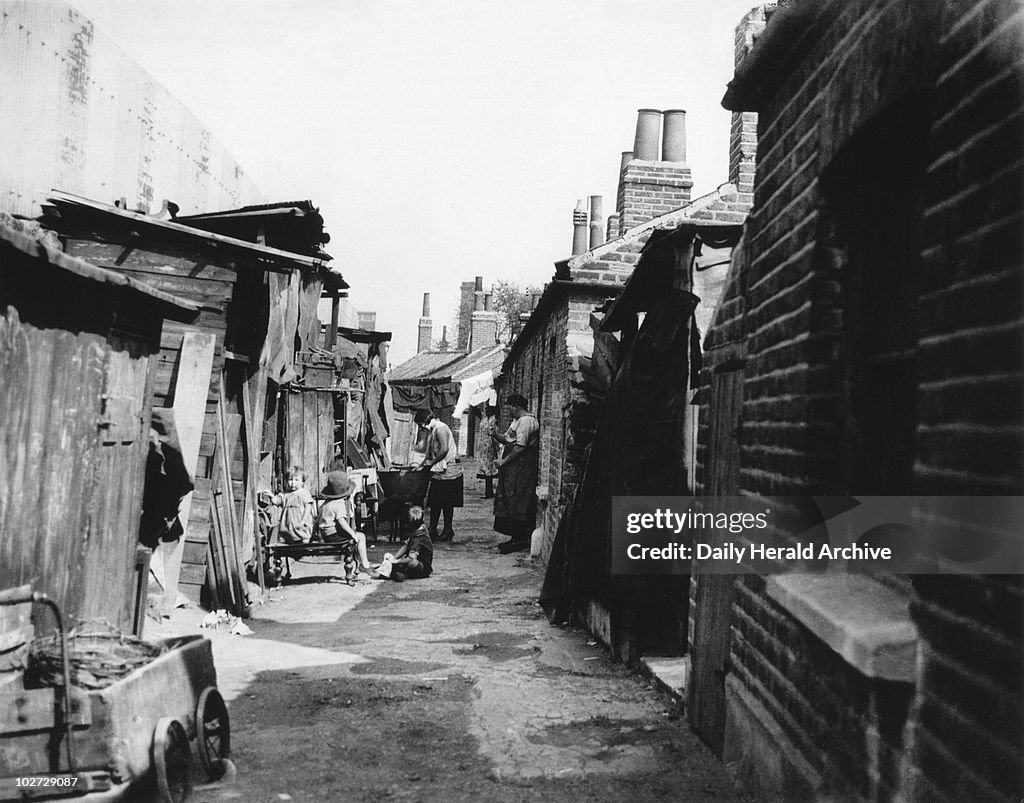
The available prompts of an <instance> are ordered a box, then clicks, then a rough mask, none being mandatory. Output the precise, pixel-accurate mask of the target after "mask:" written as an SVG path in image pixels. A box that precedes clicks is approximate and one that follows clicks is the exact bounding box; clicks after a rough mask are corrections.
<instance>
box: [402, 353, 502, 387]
mask: <svg viewBox="0 0 1024 803" xmlns="http://www.w3.org/2000/svg"><path fill="white" fill-rule="evenodd" d="M504 359H505V346H504V345H501V344H498V345H495V346H489V347H485V348H480V349H475V350H474V351H471V352H468V353H467V352H465V351H424V352H421V353H420V354H417V355H415V356H414V357H412V358H410V359H408V360H406V361H405V362H403V363H402V364H401V365H398V366H395V367H394V368H392V369H391V381H392V382H422V383H424V384H427V383H430V382H459V381H461V380H463V379H469V378H470V377H474V376H477V375H479V374H482V373H483V372H484V371H488V370H492V371H495V372H498V371H499V370H500V368H501V364H502V362H503V361H504Z"/></svg>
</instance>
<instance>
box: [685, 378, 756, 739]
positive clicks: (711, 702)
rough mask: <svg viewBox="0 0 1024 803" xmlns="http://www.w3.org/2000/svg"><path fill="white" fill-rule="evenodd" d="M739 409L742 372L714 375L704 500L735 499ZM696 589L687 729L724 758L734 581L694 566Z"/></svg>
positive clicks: (732, 577)
mask: <svg viewBox="0 0 1024 803" xmlns="http://www.w3.org/2000/svg"><path fill="white" fill-rule="evenodd" d="M742 407H743V370H742V369H738V370H731V371H723V372H721V373H716V374H715V375H714V377H713V379H712V387H711V400H710V404H709V410H710V415H711V421H710V433H709V434H710V443H709V446H710V450H709V451H710V460H709V465H708V468H707V471H708V477H709V478H708V484H707V495H708V496H713V497H732V496H737V495H738V494H739V477H740V441H739V427H740V416H741V412H742ZM693 566H694V568H693V575H694V583H695V585H696V594H695V611H694V617H693V621H694V626H693V645H692V653H691V654H692V666H693V676H692V678H691V683H690V691H689V716H690V724H691V725H692V726H693V728H694V730H696V731H697V732H698V733H699V734H700V735H701V737H702V738H703V739H704V741H706V742H707V743H708V745H710V747H711V749H712V750H714V751H715V753H716V755H721V754H722V743H723V739H724V736H725V675H726V672H727V667H728V660H729V648H730V642H731V633H732V631H731V620H732V601H733V586H734V584H735V581H736V575H723V574H709V573H704V572H701V570H700V565H699V564H698V563H697V562H696V561H695V562H694V564H693Z"/></svg>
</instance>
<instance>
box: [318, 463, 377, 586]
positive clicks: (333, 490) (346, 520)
mask: <svg viewBox="0 0 1024 803" xmlns="http://www.w3.org/2000/svg"><path fill="white" fill-rule="evenodd" d="M355 490H356V484H355V483H354V482H352V480H351V479H349V476H348V474H347V473H345V472H344V471H332V472H331V473H329V474H328V475H327V485H326V486H325V487H324V489H323V491H321V493H320V495H321V496H322V497H323V498H324V499H325V500H327V501H325V502H324V504H323V507H321V508H320V521H319V527H320V532H321V534H322V536H323V539H324V541H340V540H342V539H344V538H346V537H347V538H351V539H352V540H353V541H355V542H356V550H357V551H358V552H359V565H360V568H361V569H362V570H363V571H364V572H365V573H367V574H369V575H370V576H371V577H372V576H373V570H372V569H371V568H370V561H369V560H368V559H367V557H366V536H365V535H363V534H362V533H361V532H359V531H357V530H356V528H355V527H354V526H353V522H354V521H355V503H354V502H353V499H352V496H353V494H354V493H355ZM345 579H346V580H347V581H351V580H352V579H353V578H352V575H349V574H347V575H346V576H345Z"/></svg>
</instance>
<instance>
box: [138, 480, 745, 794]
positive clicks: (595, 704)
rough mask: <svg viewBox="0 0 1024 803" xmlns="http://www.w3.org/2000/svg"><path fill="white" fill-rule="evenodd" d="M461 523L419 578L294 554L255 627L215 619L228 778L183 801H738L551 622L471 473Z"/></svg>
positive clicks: (648, 701) (589, 643)
mask: <svg viewBox="0 0 1024 803" xmlns="http://www.w3.org/2000/svg"><path fill="white" fill-rule="evenodd" d="M455 524H456V529H457V535H456V540H455V542H454V543H453V544H446V543H442V544H438V545H437V552H436V555H435V561H434V565H435V573H434V575H433V576H432V577H430V578H428V579H426V580H417V581H407V582H405V583H403V584H398V583H394V582H381V581H373V580H365V579H364V580H360V581H359V583H358V584H357V585H356V587H354V588H352V587H349V586H347V585H345V584H344V583H343V582H340V579H341V576H342V575H343V572H342V571H341V568H340V564H337V563H333V562H324V563H314V562H308V561H303V562H301V563H295V564H293V569H292V571H293V577H292V580H291V581H290V582H288V583H286V584H285V585H284V586H283V587H282V588H281V589H280V590H276V591H271V592H269V593H268V601H267V603H266V604H265V605H263V606H260V607H258V608H257V609H256V611H255V612H254V614H253V616H252V618H251V619H250V620H248V624H249V626H251V628H252V629H253V630H254V631H255V632H254V633H253V634H252V635H249V636H236V635H231V634H230V633H228V632H227V631H226V630H216V631H212V636H211V637H212V640H213V643H214V655H215V658H216V664H217V667H218V682H219V687H220V689H221V691H222V692H223V693H224V695H225V697H226V698H227V699H228V705H229V707H230V712H231V730H232V734H231V739H232V757H233V760H234V762H235V764H236V767H237V776H236V778H235V780H234V782H233V783H222V784H220V785H214V786H211V787H206V788H200V789H197V790H196V793H195V798H194V799H196V800H210V801H214V800H244V801H278V800H288V799H291V800H301V801H313V800H371V799H372V800H379V799H390V800H424V801H431V800H438V801H441V800H444V801H460V800H481V799H486V798H490V799H496V800H524V801H525V800H556V799H557V800H563V801H570V800H581V801H582V800H627V799H644V800H651V799H658V798H666V799H667V798H671V799H674V800H722V801H728V800H743V799H746V798H744V797H743V796H742V795H741V794H739V793H738V792H737V791H736V788H735V787H734V785H733V784H732V783H731V782H730V780H729V778H728V776H727V774H726V772H725V770H724V769H723V768H722V765H721V764H719V763H718V762H716V761H713V760H712V757H711V754H710V752H709V751H708V750H707V748H706V747H704V746H703V745H702V744H701V743H700V741H699V740H698V739H697V738H696V737H695V736H694V735H693V734H692V733H691V732H690V730H689V728H688V727H687V725H686V722H685V719H684V718H683V717H682V716H681V712H680V711H678V710H677V709H676V707H675V704H674V703H673V702H672V701H671V699H670V698H669V697H668V696H667V695H664V694H663V693H661V692H659V691H658V690H656V689H655V688H654V687H653V685H652V683H651V682H650V681H648V680H646V679H644V678H642V677H640V676H639V675H637V674H636V673H634V672H632V671H630V670H628V669H626V668H624V667H623V666H622V665H621V664H618V663H613V662H612V661H611V660H609V658H608V657H607V652H606V650H605V649H604V648H603V647H601V646H600V645H598V644H597V643H596V642H595V641H593V640H592V639H590V637H589V636H588V635H587V634H586V633H585V632H584V631H582V630H579V629H576V628H559V627H554V626H551V625H549V624H548V622H547V620H546V619H545V617H544V614H543V612H542V611H541V609H540V607H539V606H538V604H537V592H538V588H539V583H540V579H541V575H540V573H539V571H538V570H537V569H535V568H534V567H533V565H532V564H531V559H530V558H529V556H528V554H526V553H520V554H518V555H499V554H498V553H497V551H496V549H495V548H494V545H495V544H497V543H498V542H499V541H500V540H501V536H499V535H497V534H496V533H494V532H493V531H492V530H491V528H490V525H491V519H490V502H489V501H484V500H483V499H482V493H481V491H480V489H475V488H473V487H472V486H471V485H470V484H469V483H467V493H466V507H465V508H464V509H463V510H462V511H461V512H460V514H459V516H458V518H457V519H456V522H455ZM388 549H393V546H391V545H389V544H388V542H387V539H386V537H384V538H382V539H381V540H380V541H379V542H378V543H377V545H376V547H372V548H371V559H373V558H374V556H377V557H378V558H379V556H380V555H382V554H383V552H384V551H386V550H388ZM202 615H203V612H202V611H200V610H197V609H194V608H193V609H180V610H178V611H177V612H176V614H175V618H174V619H173V620H172V624H171V625H164V630H167V631H170V630H175V631H176V632H186V631H189V630H191V631H192V632H195V628H196V627H197V626H198V622H199V621H200V619H201V617H202ZM155 631H156V628H154V631H153V632H154V635H155ZM206 632H208V633H209V632H211V631H206ZM165 635H170V633H169V632H168V633H165Z"/></svg>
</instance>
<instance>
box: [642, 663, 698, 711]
mask: <svg viewBox="0 0 1024 803" xmlns="http://www.w3.org/2000/svg"><path fill="white" fill-rule="evenodd" d="M640 669H641V671H642V672H643V673H644V674H645V675H646V676H647V677H649V678H651V680H653V681H654V685H655V686H657V687H658V688H659V689H660V690H661V691H663V692H665V693H666V694H668V696H669V697H671V698H672V699H673V700H674V701H675V702H677V703H679V704H681V705H685V704H686V687H687V686H688V685H689V683H690V656H688V655H685V656H681V657H679V656H674V657H670V658H660V657H657V656H653V655H652V656H649V657H648V656H645V657H643V658H641V659H640Z"/></svg>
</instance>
